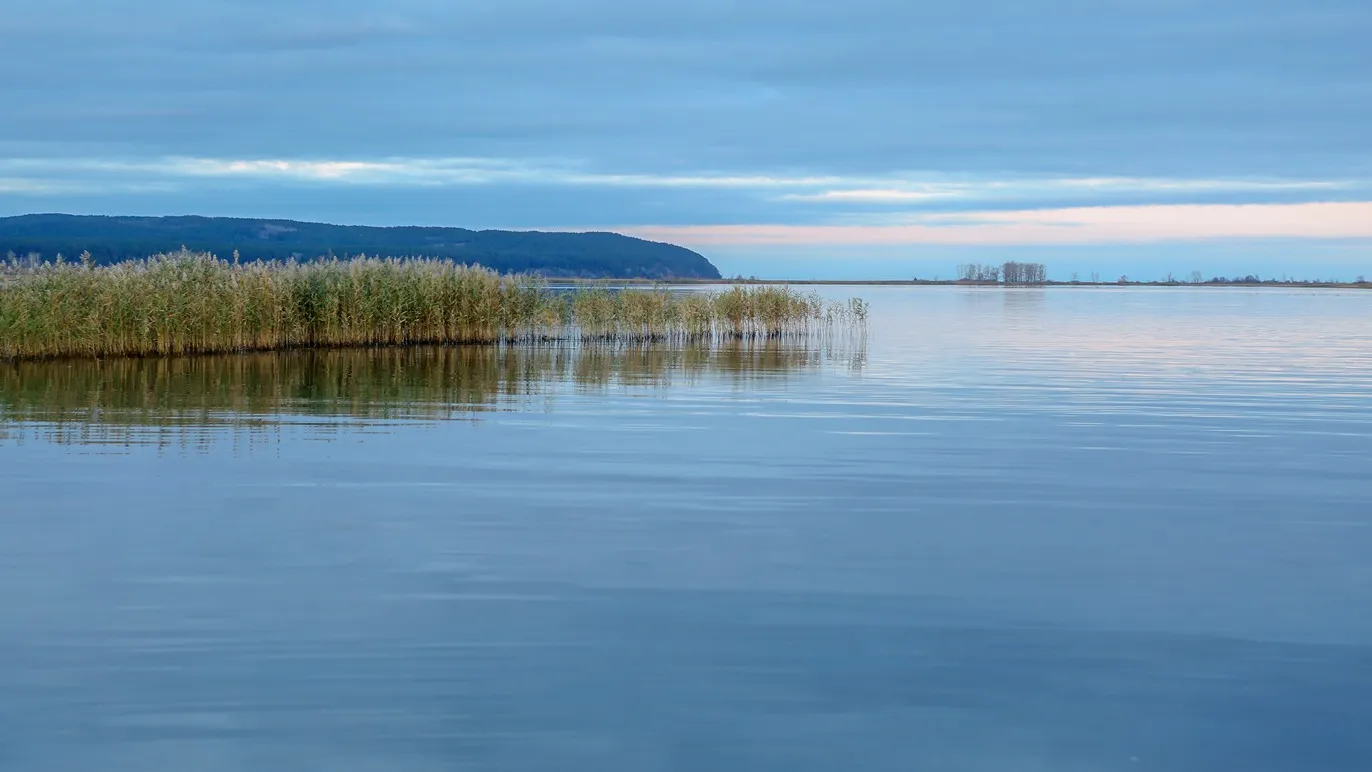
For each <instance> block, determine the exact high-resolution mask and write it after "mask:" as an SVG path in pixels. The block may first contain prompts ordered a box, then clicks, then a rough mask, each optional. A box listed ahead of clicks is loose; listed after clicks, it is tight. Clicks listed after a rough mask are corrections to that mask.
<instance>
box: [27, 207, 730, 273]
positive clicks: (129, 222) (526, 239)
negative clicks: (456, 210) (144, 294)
mask: <svg viewBox="0 0 1372 772" xmlns="http://www.w3.org/2000/svg"><path fill="white" fill-rule="evenodd" d="M182 247H187V248H189V249H190V250H192V251H199V252H209V253H212V254H216V255H218V256H220V257H223V258H225V259H227V258H228V257H229V256H230V255H232V254H238V255H239V256H241V258H242V259H243V260H244V261H258V260H261V261H279V260H291V259H294V260H313V259H315V258H318V257H331V256H338V257H348V256H353V255H361V254H366V255H377V254H383V255H402V256H422V257H438V258H443V259H445V260H453V261H455V262H459V263H464V264H467V265H481V266H484V267H486V268H491V269H494V270H497V271H500V272H502V273H539V274H542V275H544V276H557V277H584V278H650V279H666V278H701V279H717V278H719V271H718V269H716V268H715V266H714V265H712V264H711V263H710V261H709V260H706V259H705V258H704V257H703V256H701V255H700V254H698V253H696V252H693V251H691V250H689V249H686V248H685V247H680V246H676V245H674V244H662V243H658V242H653V241H645V240H643V239H637V238H633V237H630V236H624V235H621V234H618V233H544V232H533V231H492V230H488V231H473V230H467V229H465V228H430V227H397V228H374V227H366V226H358V225H328V224H324V223H310V222H297V221H294V220H250V219H239V218H232V217H91V216H77V215H65V214H34V215H23V216H20V217H0V257H4V256H6V254H7V253H8V255H10V256H11V257H15V258H18V259H20V260H21V261H25V262H40V261H42V260H49V261H55V260H56V258H57V256H58V255H59V254H60V255H63V256H65V258H66V259H68V260H75V259H76V258H77V256H78V255H81V254H82V253H88V254H89V255H90V259H91V260H92V261H93V262H94V263H95V264H97V265H105V264H109V263H117V262H122V261H126V260H141V259H143V258H147V257H151V256H152V255H156V254H162V253H166V252H175V251H177V250H179V249H181V248H182Z"/></svg>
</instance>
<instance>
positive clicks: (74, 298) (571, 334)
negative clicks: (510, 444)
mask: <svg viewBox="0 0 1372 772" xmlns="http://www.w3.org/2000/svg"><path fill="white" fill-rule="evenodd" d="M4 274H5V275H4V276H3V277H0V357H4V358H10V359H42V358H56V357H106V356H148V355H175V354H191V353H224V352H235V351H264V350H273V349H286V348H301V347H339V346H383V345H415V344H455V343H508V342H515V341H532V340H568V339H596V340H614V341H621V342H624V341H645V340H660V339H663V340H671V339H688V340H698V339H710V338H734V339H740V338H776V337H787V336H799V335H808V334H813V333H816V332H819V331H823V330H828V329H832V328H833V327H834V326H836V325H843V326H851V327H861V326H862V325H865V323H866V312H867V309H866V305H865V304H864V303H863V302H862V301H860V300H852V301H848V302H847V303H833V302H825V301H823V300H821V299H820V298H819V297H818V296H816V295H813V294H805V293H801V292H798V291H796V290H793V289H790V288H786V287H770V286H766V287H734V288H731V289H728V290H725V291H721V292H704V293H701V292H671V291H668V290H663V289H626V290H610V289H605V288H578V289H572V290H555V289H552V288H550V287H548V286H547V284H546V283H545V282H543V281H542V280H541V279H539V278H537V277H533V276H523V275H501V274H498V273H496V272H494V271H491V270H488V269H485V268H481V267H479V266H463V265H458V264H454V263H452V262H449V261H445V260H432V259H395V258H385V259H382V258H372V257H360V258H355V259H350V260H336V259H335V260H327V261H317V262H288V263H257V262H254V263H246V264H239V263H238V262H237V261H232V262H230V261H225V260H220V259H217V258H215V257H213V256H211V255H208V254H202V253H193V252H188V251H186V250H182V251H181V252H178V253H174V254H166V255H158V256H156V257H153V258H149V259H147V260H143V261H137V262H128V263H120V264H116V265H111V266H99V267H97V266H92V265H90V264H89V261H86V260H83V261H81V262H66V263H64V262H57V263H45V264H42V265H38V266H25V265H21V264H19V263H15V262H11V263H10V264H8V265H7V266H6V267H5V270H4Z"/></svg>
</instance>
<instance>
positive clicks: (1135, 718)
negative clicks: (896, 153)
mask: <svg viewBox="0 0 1372 772" xmlns="http://www.w3.org/2000/svg"><path fill="white" fill-rule="evenodd" d="M825 293H826V294H829V295H834V296H847V295H851V294H858V295H861V296H863V297H865V298H867V299H868V300H869V301H870V302H871V304H872V316H871V321H870V328H869V332H868V334H867V336H866V338H865V340H858V339H852V338H849V337H847V336H839V337H837V338H835V339H831V340H827V341H809V342H790V343H786V344H777V343H772V344H752V345H738V344H734V345H720V346H716V347H714V348H705V349H701V348H693V347H680V346H675V347H662V346H656V347H653V346H649V347H620V348H618V349H605V348H594V347H593V348H581V349H578V348H565V347H564V348H559V347H553V346H545V347H527V348H510V349H503V350H499V349H482V348H473V349H441V350H436V349H413V350H406V351H397V350H377V351H360V352H337V351H335V352H315V353H309V352H303V353H291V354H271V355H250V356H242V357H206V358H193V359H181V360H161V361H141V362H139V361H133V362H131V361H105V362H99V363H91V362H87V363H71V362H67V363H47V364H23V365H16V364H12V363H11V364H5V363H0V769H3V770H24V771H26V772H27V771H29V770H32V771H33V772H50V771H53V770H63V771H65V770H80V771H82V772H85V771H86V770H104V771H108V770H117V771H120V772H122V771H124V770H131V771H132V770H136V771H137V772H161V771H162V770H167V771H176V772H181V771H182V770H197V771H205V772H220V771H221V770H222V771H227V770H254V771H265V772H275V771H276V770H281V771H282V772H285V771H287V770H290V771H294V770H328V771H329V772H351V771H352V770H367V771H369V772H370V771H372V770H375V771H377V772H381V771H383V770H395V771H396V772H409V771H411V770H425V771H428V770H435V771H436V770H521V771H529V772H534V771H541V770H578V771H580V770H586V771H592V770H594V771H596V772H654V771H657V770H681V771H685V770H707V771H710V772H734V771H738V772H743V771H744V770H748V771H753V770H757V771H760V772H771V771H775V772H783V771H785V772H809V771H811V770H813V771H815V772H819V771H825V772H827V771H829V770H863V771H866V770H872V771H873V772H885V771H890V772H909V771H911V770H921V771H923V770H949V771H953V770H957V771H969V772H983V771H986V772H991V771H994V772H1001V771H1005V772H1124V771H1126V770H1127V771H1129V772H1143V771H1145V770H1174V771H1190V770H1196V771H1200V770H1205V771H1223V772H1231V771H1232V772H1265V771H1269V770H1270V771H1276V770H1291V771H1292V772H1325V771H1334V770H1337V771H1339V772H1345V771H1346V772H1367V770H1372V293H1369V292H1365V291H1364V292H1358V291H1338V290H1318V291H1301V290H1277V289H1241V288H1177V289H1167V288H1139V289H1116V288H1099V289H1095V288H1092V289H1066V288H1063V289H1046V290H1045V289H1025V290H1003V289H989V288H975V289H973V288H968V289H963V288H949V287H930V288H886V287H852V288H845V287H838V288H827V289H826V290H825Z"/></svg>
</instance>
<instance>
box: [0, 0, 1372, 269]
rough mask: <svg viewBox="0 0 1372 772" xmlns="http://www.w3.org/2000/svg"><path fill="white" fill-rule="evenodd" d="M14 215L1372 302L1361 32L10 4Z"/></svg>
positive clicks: (978, 7) (1248, 23) (1290, 16)
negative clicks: (1266, 286) (402, 229)
mask: <svg viewBox="0 0 1372 772" xmlns="http://www.w3.org/2000/svg"><path fill="white" fill-rule="evenodd" d="M0 39H3V40H4V41H5V44H4V45H3V46H0V88H2V89H3V93H4V94H5V100H6V103H7V104H6V107H7V108H8V109H7V110H6V114H7V119H6V120H4V121H0V215H3V214H19V213H24V212H35V211H64V212H79V213H111V214H190V213H195V214H211V215H235V216H254V217H288V218H297V219H311V220H321V221H327V222H342V223H363V224H378V225H388V224H435V225H459V226H464V227H472V228H540V229H571V230H585V229H613V230H620V231H625V232H630V233H635V234H639V235H644V236H646V237H650V238H659V239H663V240H670V241H674V242H677V243H682V244H685V245H687V246H691V247H693V248H696V249H698V250H700V251H701V252H702V253H704V254H706V255H707V256H708V257H710V258H711V259H713V260H714V261H715V262H716V264H717V265H719V266H720V268H721V269H722V270H723V271H724V272H725V273H727V274H734V273H742V274H745V275H747V274H757V275H766V276H782V277H796V278H800V277H806V276H817V277H905V276H924V277H932V276H936V275H941V276H948V275H950V274H952V272H953V270H954V266H955V265H956V264H957V263H959V262H965V261H968V260H989V261H998V260H1000V259H1002V258H1032V259H1040V260H1043V261H1044V262H1047V263H1048V264H1049V265H1050V268H1051V269H1052V273H1053V275H1054V276H1055V277H1058V278H1067V276H1068V274H1069V272H1071V271H1078V272H1080V273H1081V274H1082V275H1086V274H1088V273H1090V272H1092V271H1098V272H1100V273H1101V274H1102V275H1105V276H1117V275H1119V274H1121V273H1127V274H1129V275H1131V276H1136V277H1140V278H1152V277H1155V276H1162V275H1165V274H1166V272H1168V271H1173V272H1176V273H1177V274H1183V273H1189V272H1190V271H1191V270H1202V271H1205V272H1206V273H1207V274H1210V273H1236V272H1241V273H1249V272H1259V273H1261V274H1263V275H1278V276H1279V275H1282V274H1289V275H1293V276H1312V277H1328V276H1340V277H1352V276H1355V275H1357V274H1369V275H1372V130H1369V127H1372V46H1369V45H1368V43H1367V41H1368V40H1372V3H1368V2H1366V0H1314V1H1312V2H1283V3H1272V2H1261V1H1258V2H1254V1H1251V0H1249V1H1246V2H1237V1H1236V0H1205V1H1204V2H1202V1H1200V0H1139V1H1137V2H1136V1H1133V0H1130V1H1128V2H1101V1H1097V2H1084V1H1079V2H1065V1H1051V2H1050V1H1045V0H1013V1H1010V0H990V1H988V0H971V1H968V2H960V3H947V2H913V1H909V0H907V1H905V2H885V1H883V2H877V1H876V0H848V1H847V2H844V3H833V2H813V1H811V0H786V1H784V2H782V1H779V0H755V1H754V2H749V3H740V2H736V1H734V0H730V1H729V2H721V1H719V0H695V1H694V2H691V3H678V4H664V3H644V2H630V1H629V0H581V1H580V2H550V1H549V0H503V1H502V2H500V3H461V2H458V3H454V2H436V1H432V0H392V2H387V3H361V2H353V1H351V0H329V2H323V1H316V0H275V1H273V2H261V1H259V0H249V1H246V2H243V1H239V2H228V1H226V0H220V1H219V2H206V1H204V0H177V1H176V2H170V1H168V0H161V1H155V0H148V1H145V2H140V3H137V4H134V3H110V2H98V1H97V0H6V3H5V12H4V13H3V15H0Z"/></svg>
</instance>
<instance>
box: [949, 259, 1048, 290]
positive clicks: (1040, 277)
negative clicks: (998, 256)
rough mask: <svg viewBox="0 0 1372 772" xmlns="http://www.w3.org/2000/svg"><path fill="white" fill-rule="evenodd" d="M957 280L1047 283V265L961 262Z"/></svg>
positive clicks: (998, 282)
mask: <svg viewBox="0 0 1372 772" xmlns="http://www.w3.org/2000/svg"><path fill="white" fill-rule="evenodd" d="M958 281H966V282H975V283H977V284H1005V285H1006V286H1025V285H1040V284H1047V283H1048V267H1047V266H1045V265H1044V264H1043V263H1020V262H1014V261H1011V262H1007V263H1002V264H1000V265H989V264H982V263H963V264H961V265H959V266H958Z"/></svg>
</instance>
